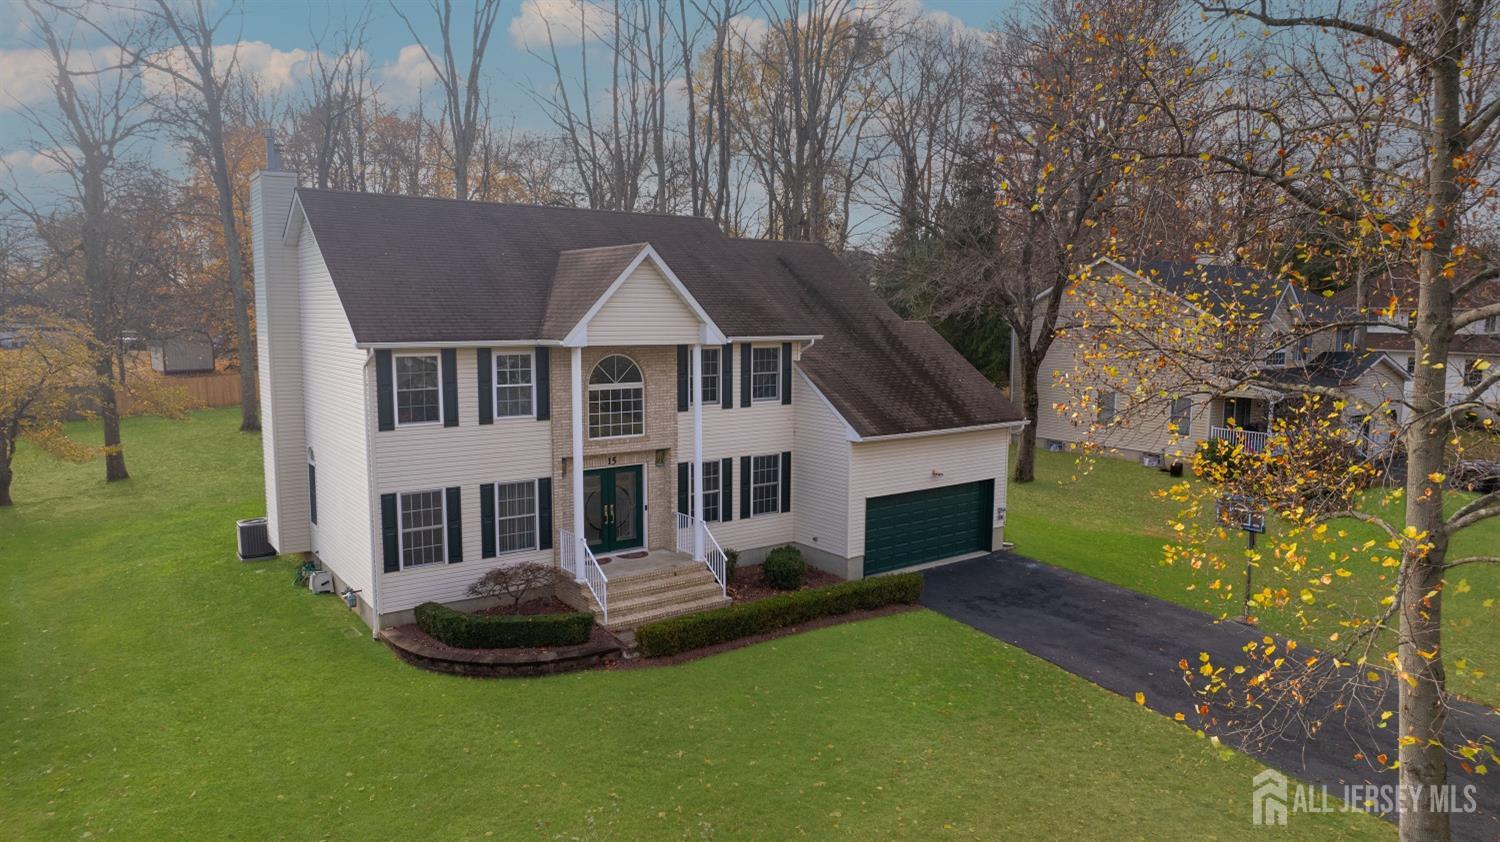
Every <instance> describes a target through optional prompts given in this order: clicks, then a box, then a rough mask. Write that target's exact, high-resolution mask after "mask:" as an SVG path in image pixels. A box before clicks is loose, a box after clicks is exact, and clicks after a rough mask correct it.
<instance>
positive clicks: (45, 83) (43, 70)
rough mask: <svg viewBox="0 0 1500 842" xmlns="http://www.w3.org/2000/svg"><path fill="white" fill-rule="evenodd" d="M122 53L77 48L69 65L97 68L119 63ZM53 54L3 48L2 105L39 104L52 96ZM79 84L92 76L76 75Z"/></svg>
mask: <svg viewBox="0 0 1500 842" xmlns="http://www.w3.org/2000/svg"><path fill="white" fill-rule="evenodd" d="M118 58H119V53H118V52H117V51H115V50H114V49H112V48H100V49H96V50H74V51H73V52H72V53H70V54H69V56H68V66H69V67H70V68H72V69H73V70H75V71H86V70H98V69H100V68H104V67H109V66H111V65H114V64H117V63H118ZM52 78H53V65H52V55H51V54H50V53H48V52H47V51H46V50H40V49H19V50H0V108H16V107H17V106H22V105H40V104H42V103H44V102H49V101H51V99H52ZM75 79H78V80H79V82H78V84H79V85H80V87H83V86H87V85H88V84H89V80H90V77H87V76H84V77H75Z"/></svg>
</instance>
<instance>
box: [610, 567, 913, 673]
mask: <svg viewBox="0 0 1500 842" xmlns="http://www.w3.org/2000/svg"><path fill="white" fill-rule="evenodd" d="M921 596H922V577H921V576H919V575H917V574H916V573H902V574H898V575H895V576H878V577H876V578H874V579H861V580H859V581H857V582H842V583H840V584H837V585H831V586H829V587H826V588H818V589H817V590H811V591H797V592H795V593H786V594H778V595H776V596H773V597H769V598H767V599H762V600H757V601H755V602H744V603H740V604H738V605H729V606H725V607H724V608H716V609H714V610H712V611H704V612H702V613H701V614H688V615H687V616H684V617H673V618H671V619H668V620H660V621H658V622H655V623H647V624H646V625H644V626H641V627H640V628H638V629H636V630H635V639H636V642H637V643H638V644H640V647H641V654H643V655H645V656H647V657H657V656H661V655H676V654H677V653H679V652H687V651H689V650H692V649H701V648H703V647H705V646H713V645H714V644H716V643H725V642H727V641H730V640H738V639H740V638H742V637H750V636H751V635H756V634H765V633H766V632H771V631H776V630H777V629H782V628H786V627H787V626H795V625H797V624H798V623H805V622H807V621H809V620H816V619H817V618H819V617H828V616H833V615H836V614H848V613H850V612H852V611H863V610H868V609H871V608H881V607H884V606H886V605H894V604H896V603H907V604H910V603H914V602H916V601H917V600H918V599H920V598H921Z"/></svg>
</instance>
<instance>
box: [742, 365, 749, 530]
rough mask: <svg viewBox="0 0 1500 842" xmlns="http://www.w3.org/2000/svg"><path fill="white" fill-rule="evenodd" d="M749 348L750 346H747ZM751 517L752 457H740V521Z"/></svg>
mask: <svg viewBox="0 0 1500 842" xmlns="http://www.w3.org/2000/svg"><path fill="white" fill-rule="evenodd" d="M747 347H748V346H747ZM748 517H750V457H749V456H741V457H740V520H744V519H745V518H748Z"/></svg>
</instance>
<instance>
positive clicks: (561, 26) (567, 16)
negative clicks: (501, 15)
mask: <svg viewBox="0 0 1500 842" xmlns="http://www.w3.org/2000/svg"><path fill="white" fill-rule="evenodd" d="M580 16H581V18H582V19H581V20H580ZM613 26H614V21H613V16H612V14H611V13H610V11H609V9H608V8H606V7H605V6H603V5H600V4H598V3H593V2H589V0H522V3H521V9H520V11H519V12H517V13H516V16H515V17H513V18H511V21H510V40H511V43H513V44H515V45H516V46H517V47H521V48H523V49H524V48H526V47H528V46H529V47H531V48H532V49H546V47H547V36H548V34H549V32H550V34H551V36H552V43H553V44H555V45H557V46H559V47H576V46H578V45H579V44H582V43H583V42H584V39H585V36H587V37H589V38H604V37H606V36H607V35H608V34H609V32H610V29H611V28H612V27H613Z"/></svg>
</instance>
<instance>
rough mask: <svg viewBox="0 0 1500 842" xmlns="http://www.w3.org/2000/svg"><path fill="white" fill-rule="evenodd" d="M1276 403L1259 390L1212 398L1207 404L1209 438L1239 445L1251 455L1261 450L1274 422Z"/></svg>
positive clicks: (1273, 398)
mask: <svg viewBox="0 0 1500 842" xmlns="http://www.w3.org/2000/svg"><path fill="white" fill-rule="evenodd" d="M1277 401H1278V398H1277V397H1273V396H1270V395H1268V394H1267V393H1265V392H1263V391H1260V390H1254V391H1250V390H1243V391H1239V392H1233V393H1230V394H1229V395H1225V396H1224V397H1221V398H1214V399H1213V401H1212V402H1211V403H1210V405H1209V429H1208V437H1209V439H1210V440H1215V441H1227V442H1231V443H1233V444H1240V445H1243V446H1244V447H1245V449H1246V450H1249V451H1251V452H1259V451H1260V450H1263V449H1264V448H1265V446H1266V439H1267V437H1268V436H1269V435H1270V433H1269V431H1270V429H1271V424H1272V423H1273V422H1274V421H1275V420H1276V403H1277Z"/></svg>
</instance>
